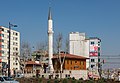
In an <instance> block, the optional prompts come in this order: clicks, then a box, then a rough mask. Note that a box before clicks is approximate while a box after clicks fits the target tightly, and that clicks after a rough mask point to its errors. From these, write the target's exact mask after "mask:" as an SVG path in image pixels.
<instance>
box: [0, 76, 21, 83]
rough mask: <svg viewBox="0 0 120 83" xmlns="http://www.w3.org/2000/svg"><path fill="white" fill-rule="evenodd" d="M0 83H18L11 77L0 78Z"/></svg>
mask: <svg viewBox="0 0 120 83" xmlns="http://www.w3.org/2000/svg"><path fill="white" fill-rule="evenodd" d="M0 83H19V82H18V81H16V80H14V79H13V78H11V77H7V76H0Z"/></svg>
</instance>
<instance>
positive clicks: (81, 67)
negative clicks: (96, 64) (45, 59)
mask: <svg viewBox="0 0 120 83" xmlns="http://www.w3.org/2000/svg"><path fill="white" fill-rule="evenodd" d="M59 56H61V62H64V63H63V66H62V78H66V77H71V78H72V77H75V78H76V79H80V78H83V79H84V80H85V79H87V78H88V75H87V69H86V59H88V58H86V57H82V56H77V55H73V54H64V53H62V54H60V55H59ZM52 60H53V67H54V70H55V73H60V71H61V64H60V58H59V57H58V55H54V56H53V59H52Z"/></svg>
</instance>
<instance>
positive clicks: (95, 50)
mask: <svg viewBox="0 0 120 83" xmlns="http://www.w3.org/2000/svg"><path fill="white" fill-rule="evenodd" d="M89 41H90V44H89V46H90V47H89V48H90V50H89V54H90V67H89V69H90V71H91V73H92V74H94V75H98V74H100V70H101V64H100V63H101V61H100V52H101V50H100V44H101V40H100V39H99V38H97V37H90V38H89Z"/></svg>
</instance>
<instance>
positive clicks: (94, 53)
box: [90, 52, 98, 56]
mask: <svg viewBox="0 0 120 83" xmlns="http://www.w3.org/2000/svg"><path fill="white" fill-rule="evenodd" d="M90 56H98V52H90Z"/></svg>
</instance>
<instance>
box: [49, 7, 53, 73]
mask: <svg viewBox="0 0 120 83" xmlns="http://www.w3.org/2000/svg"><path fill="white" fill-rule="evenodd" d="M48 55H49V63H48V65H49V72H50V73H53V71H54V69H53V63H52V58H53V21H52V15H51V8H50V7H49V13H48Z"/></svg>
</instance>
